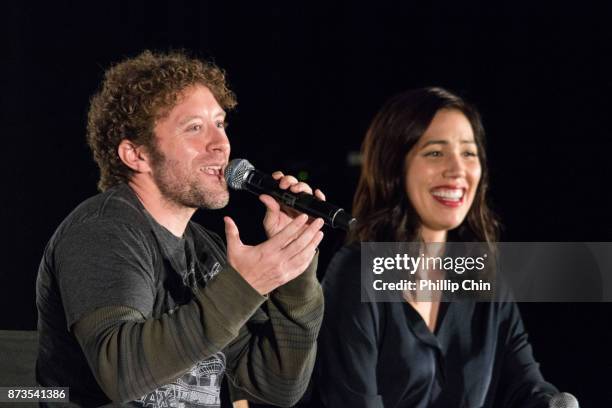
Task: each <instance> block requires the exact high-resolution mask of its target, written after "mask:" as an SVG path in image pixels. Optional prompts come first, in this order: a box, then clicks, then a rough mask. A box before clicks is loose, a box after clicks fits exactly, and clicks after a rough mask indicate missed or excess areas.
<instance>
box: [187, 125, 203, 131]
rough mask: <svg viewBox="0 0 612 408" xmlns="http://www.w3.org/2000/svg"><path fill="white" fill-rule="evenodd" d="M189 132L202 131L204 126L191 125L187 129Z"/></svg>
mask: <svg viewBox="0 0 612 408" xmlns="http://www.w3.org/2000/svg"><path fill="white" fill-rule="evenodd" d="M187 130H190V131H194V132H198V131H200V130H202V125H191V126H189V127H188V128H187Z"/></svg>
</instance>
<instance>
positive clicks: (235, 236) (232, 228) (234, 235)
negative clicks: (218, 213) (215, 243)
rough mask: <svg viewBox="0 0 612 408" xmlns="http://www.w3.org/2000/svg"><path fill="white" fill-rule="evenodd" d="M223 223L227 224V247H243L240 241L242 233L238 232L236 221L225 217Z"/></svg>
mask: <svg viewBox="0 0 612 408" xmlns="http://www.w3.org/2000/svg"><path fill="white" fill-rule="evenodd" d="M223 222H224V223H225V238H226V239H227V246H228V248H229V247H230V246H232V247H234V246H237V245H242V241H241V240H240V232H239V231H238V227H237V226H236V223H235V222H234V220H232V219H231V218H230V217H223Z"/></svg>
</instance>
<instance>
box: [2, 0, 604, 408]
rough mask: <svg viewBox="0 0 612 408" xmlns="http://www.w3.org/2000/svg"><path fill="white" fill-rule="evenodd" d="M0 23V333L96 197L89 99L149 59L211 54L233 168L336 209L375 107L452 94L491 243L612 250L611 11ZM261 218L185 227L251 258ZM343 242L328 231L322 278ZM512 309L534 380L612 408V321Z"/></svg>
mask: <svg viewBox="0 0 612 408" xmlns="http://www.w3.org/2000/svg"><path fill="white" fill-rule="evenodd" d="M494 3H495V4H494ZM0 12H1V16H0V18H1V27H0V30H2V31H1V38H2V64H1V66H2V68H1V69H2V71H1V72H0V74H1V82H0V83H1V84H2V86H1V88H0V98H1V108H2V109H1V112H2V121H1V122H0V129H1V130H0V136H1V137H2V139H1V140H2V152H3V155H2V160H1V163H2V164H1V166H2V168H1V171H2V174H3V175H4V177H3V178H4V183H3V186H2V190H3V193H2V225H3V226H4V231H3V232H4V233H3V236H4V243H3V245H2V248H3V252H4V256H3V257H2V266H1V269H0V270H1V272H0V299H1V300H0V302H1V303H0V307H1V310H2V314H1V316H0V329H24V330H29V329H35V327H36V308H35V304H34V285H35V278H36V270H37V267H38V263H39V260H40V257H41V255H42V252H43V250H44V246H45V244H46V241H47V240H48V239H49V237H50V236H51V234H52V233H53V231H54V229H55V228H56V227H57V225H58V224H59V223H60V222H61V220H62V219H63V218H64V217H65V216H66V215H67V214H68V213H69V212H70V211H71V210H72V209H73V208H74V207H75V206H76V205H77V204H78V203H79V202H81V201H82V200H83V199H85V198H87V197H89V196H91V195H93V194H95V193H96V189H95V185H96V181H97V168H96V166H95V164H94V162H93V160H92V159H91V154H90V152H89V150H88V148H87V145H86V143H85V137H84V135H85V117H86V113H87V109H88V100H89V97H90V96H91V95H92V94H93V93H94V92H95V91H96V90H97V88H98V86H99V84H100V81H101V78H102V75H103V72H104V69H106V68H107V67H109V65H110V64H111V63H112V62H116V61H119V60H121V59H123V58H124V57H129V56H134V55H136V54H137V53H139V52H140V51H142V50H143V49H147V48H148V49H153V50H160V51H164V50H169V49H181V48H184V49H186V50H188V51H189V52H191V53H192V55H195V56H199V57H203V58H206V59H214V61H215V62H216V63H217V64H219V65H220V66H221V67H223V68H225V69H226V71H227V73H228V76H229V80H230V84H231V86H232V88H233V89H234V90H235V92H236V94H237V96H238V101H239V105H238V108H237V110H236V111H235V112H234V113H232V114H231V116H230V127H229V129H228V134H229V135H230V141H231V143H232V156H233V157H246V158H248V159H249V160H250V161H251V162H253V163H254V164H255V165H256V166H257V167H258V168H261V169H262V170H267V171H273V170H276V169H281V170H283V171H285V172H290V173H293V174H298V173H299V172H305V173H303V174H307V176H308V180H307V181H308V182H309V183H311V184H312V185H313V186H318V187H321V188H322V189H323V191H325V192H326V194H327V196H328V200H330V201H332V202H335V203H339V204H341V205H343V206H345V207H346V208H350V204H351V199H352V193H353V191H354V187H355V184H356V181H357V175H358V168H356V167H351V166H349V165H348V164H347V160H346V158H347V155H348V153H349V152H351V151H357V150H358V149H359V147H360V144H361V140H362V138H363V135H364V133H365V130H366V127H367V125H368V123H369V121H370V120H371V119H372V117H373V115H374V113H375V112H376V110H377V109H378V108H379V107H380V106H381V104H382V103H383V102H384V101H385V100H386V99H388V98H389V97H390V96H391V95H393V94H395V93H397V92H400V91H402V90H405V89H409V88H414V87H419V86H426V85H439V86H443V87H448V88H449V89H451V90H454V91H456V92H458V93H459V94H461V95H462V96H464V97H466V98H467V99H468V100H470V101H471V102H473V103H475V104H476V105H477V106H478V107H479V109H480V110H481V112H482V114H483V118H484V124H485V129H486V130H487V135H488V154H489V164H490V169H491V184H492V191H491V200H492V203H493V207H494V209H495V210H496V211H497V213H498V214H499V215H500V216H501V218H502V221H503V224H504V226H505V229H504V233H503V236H502V238H503V240H505V241H610V240H611V239H610V237H611V234H610V233H611V226H612V216H611V214H610V198H611V197H610V192H609V191H610V190H609V189H610V187H609V184H610V178H611V176H612V172H611V171H610V170H609V165H610V163H611V162H612V155H611V153H610V152H611V151H610V148H609V147H610V142H609V139H610V137H611V132H610V130H611V126H610V120H609V117H610V113H609V112H610V109H611V107H612V104H611V103H610V100H611V98H612V94H611V90H612V79H611V77H612V64H611V61H612V59H611V57H610V56H611V55H612V54H611V51H612V49H611V48H612V46H611V44H612V28H610V20H611V17H612V7H611V6H609V5H604V3H603V2H602V4H601V5H596V4H590V3H587V2H580V3H571V4H568V5H563V4H559V3H554V4H553V3H551V4H541V3H539V4H537V5H535V4H527V3H525V4H519V3H516V2H505V3H500V2H483V3H480V4H477V3H465V2H447V3H444V2H439V1H438V2H393V3H385V4H382V3H379V2H371V3H369V4H367V3H351V2H346V3H333V4H332V3H313V2H299V3H298V2H278V3H263V2H245V3H236V2H217V3H213V2H193V3H191V2H185V1H173V2H171V3H153V2H148V1H125V2H108V1H106V2H97V3H96V2H77V1H73V2H70V1H63V2H60V1H55V2H48V4H45V3H42V2H41V3H40V4H35V3H26V2H19V3H17V2H15V3H4V4H3V5H2V6H0ZM261 207H262V206H261V205H260V204H259V203H258V202H257V200H256V198H254V197H250V196H245V195H236V194H234V195H233V196H232V202H231V204H230V206H229V207H228V208H226V209H224V210H220V211H213V212H199V213H198V214H197V215H196V217H195V218H196V220H197V221H199V222H201V223H203V224H204V225H206V226H208V227H210V228H212V229H213V230H216V231H218V232H222V219H221V216H222V215H223V214H230V215H232V216H233V217H234V219H235V220H236V221H237V224H238V226H239V227H240V229H241V235H242V237H243V240H245V241H246V242H249V243H256V242H259V241H260V240H262V239H263V233H262V230H261V227H260V221H261V217H262V215H263V209H262V208H261ZM254 208H255V209H256V210H255V211H254V210H253V209H254ZM341 240H342V236H341V235H339V234H337V233H334V232H332V231H328V232H327V238H326V241H325V243H324V244H323V245H322V252H321V264H322V266H325V265H326V263H327V262H328V260H329V258H330V257H331V255H332V254H333V250H335V249H336V248H337V247H338V245H339V244H340V243H341ZM323 272H324V268H321V270H320V272H319V273H320V275H322V274H323ZM521 310H522V312H523V316H524V320H525V324H526V325H527V328H528V330H529V332H530V335H531V340H532V343H533V346H534V349H535V353H536V358H537V359H538V360H539V361H540V363H541V364H542V371H543V373H544V375H545V376H546V378H547V379H548V380H549V381H551V382H553V383H554V384H556V385H557V386H558V387H559V388H560V389H562V390H565V391H569V392H572V393H574V394H575V395H576V396H578V397H579V399H580V400H581V405H582V406H584V407H589V406H593V407H595V406H597V407H599V406H609V403H610V402H611V401H612V393H611V391H610V386H609V384H608V381H606V380H608V379H609V377H610V372H611V369H612V364H611V359H610V357H611V355H612V353H611V352H610V351H609V346H610V344H612V335H611V329H610V326H611V321H610V320H611V319H610V317H611V316H612V315H611V311H612V307H610V305H608V304H594V303H593V304H521Z"/></svg>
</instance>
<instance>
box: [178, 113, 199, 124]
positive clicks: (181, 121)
mask: <svg viewBox="0 0 612 408" xmlns="http://www.w3.org/2000/svg"><path fill="white" fill-rule="evenodd" d="M192 119H202V117H201V116H200V115H189V116H187V117H184V118H183V119H181V120H180V121H179V123H178V124H179V125H184V124H185V123H187V122H189V121H190V120H192Z"/></svg>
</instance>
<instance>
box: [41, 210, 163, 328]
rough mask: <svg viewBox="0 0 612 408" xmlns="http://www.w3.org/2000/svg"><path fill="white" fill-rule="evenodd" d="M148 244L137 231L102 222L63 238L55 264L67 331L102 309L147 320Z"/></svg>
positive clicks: (151, 294) (150, 287) (151, 289)
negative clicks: (127, 312) (114, 308)
mask: <svg viewBox="0 0 612 408" xmlns="http://www.w3.org/2000/svg"><path fill="white" fill-rule="evenodd" d="M147 242H148V241H147V239H146V237H145V236H144V234H143V233H142V232H141V231H139V230H138V229H136V228H133V227H132V226H130V225H127V224H118V223H113V222H110V221H108V220H104V219H98V220H95V221H88V222H84V223H82V224H78V225H75V226H72V227H70V228H69V230H68V231H66V232H65V235H64V236H63V237H62V239H61V240H60V241H59V242H58V244H57V247H56V249H55V252H54V256H53V260H54V263H55V265H54V266H55V268H54V270H55V277H56V279H57V282H58V285H59V289H60V292H61V296H62V303H63V306H64V311H65V313H66V322H67V325H68V329H70V327H71V326H72V325H73V324H74V323H75V322H76V321H77V320H79V319H80V318H81V317H82V316H84V315H86V314H88V313H90V312H92V311H94V310H96V309H98V308H101V307H106V306H126V307H129V308H132V309H134V310H137V311H139V312H140V313H141V314H142V315H144V316H148V315H149V314H150V311H151V309H152V307H153V302H154V299H155V286H154V283H153V282H154V276H153V274H154V269H153V260H154V254H153V253H152V251H151V249H150V248H149V247H148V245H147Z"/></svg>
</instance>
